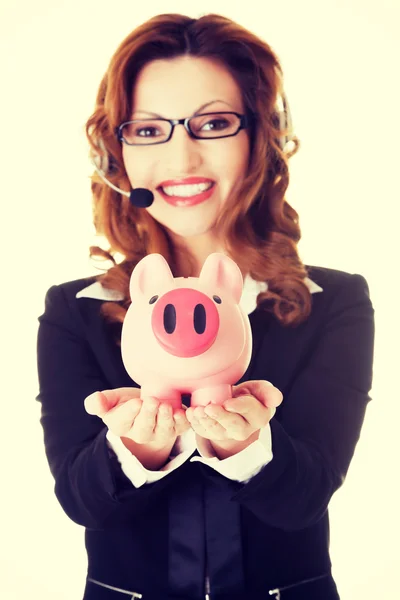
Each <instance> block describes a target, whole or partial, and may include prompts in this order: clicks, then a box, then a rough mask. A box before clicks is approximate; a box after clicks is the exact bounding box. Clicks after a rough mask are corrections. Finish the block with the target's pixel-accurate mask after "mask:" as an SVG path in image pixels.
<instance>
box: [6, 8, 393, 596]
mask: <svg viewBox="0 0 400 600" xmlns="http://www.w3.org/2000/svg"><path fill="white" fill-rule="evenodd" d="M142 6H145V9H144V8H141V7H142ZM257 6H259V7H261V6H262V8H258V7H257ZM0 10H1V12H0V32H1V33H0V36H1V37H0V43H1V51H0V57H1V59H0V60H1V65H0V66H1V72H0V73H1V75H0V76H1V83H2V85H1V92H0V102H1V107H0V108H1V110H0V119H1V130H0V131H1V134H0V152H1V163H0V164H1V238H0V240H1V241H0V243H1V257H2V268H1V294H0V297H1V303H2V305H1V313H0V314H1V316H2V327H1V338H2V340H3V343H2V354H1V362H0V364H1V367H2V376H1V380H2V383H3V394H2V404H3V409H2V411H1V416H2V427H1V432H2V435H1V448H0V451H1V495H0V498H1V500H0V502H1V504H0V508H1V518H2V523H1V533H0V537H1V540H2V542H1V547H0V561H1V562H0V573H1V575H0V577H1V579H0V590H1V591H0V595H1V596H2V597H4V598H7V600H22V599H25V598H40V599H41V600H50V599H51V600H54V598H57V599H58V600H73V599H78V598H81V597H82V590H83V586H84V579H85V568H86V555H85V551H84V543H83V528H81V527H79V526H77V525H75V524H74V523H72V522H71V521H70V520H69V519H68V518H67V517H66V516H65V515H64V513H63V511H62V509H61V508H60V507H59V505H58V503H57V501H56V499H55V496H54V494H53V480H52V478H51V475H50V473H49V469H48V466H47V462H46V459H45V456H44V448H43V440H42V431H41V427H40V425H39V405H38V404H37V402H35V399H34V398H35V396H36V394H37V392H38V384H37V375H36V333H37V317H38V315H39V314H41V313H42V311H43V300H44V295H45V292H46V290H47V289H48V288H49V287H50V286H51V285H52V284H54V283H61V282H63V281H66V280H70V279H77V278H79V277H83V276H87V275H91V274H94V273H95V272H96V271H95V269H94V267H93V266H92V265H91V264H90V263H89V260H88V248H89V245H91V244H92V243H93V242H94V241H95V239H94V230H93V226H92V223H91V197H90V181H89V175H90V173H91V171H92V169H91V168H90V165H89V163H88V159H87V154H88V147H87V144H86V141H85V137H84V133H83V126H84V123H85V121H86V119H87V118H88V116H89V115H90V114H91V112H92V110H93V108H94V103H95V96H96V93H97V86H98V84H99V83H100V79H101V77H102V75H103V73H104V71H105V70H106V68H107V65H108V61H109V60H110V58H111V56H112V54H113V53H114V51H115V49H116V47H117V46H118V45H119V43H120V42H121V41H122V39H123V38H124V37H125V36H126V35H127V34H128V33H129V32H130V31H131V30H132V29H134V28H135V27H136V26H137V25H139V24H140V23H142V22H143V21H144V20H146V19H147V18H150V17H151V16H153V15H156V14H158V13H164V12H181V13H184V14H188V15H189V16H195V17H198V16H200V15H201V14H204V13H207V12H217V13H221V14H223V15H226V16H228V17H230V18H232V19H234V20H237V21H238V22H239V23H241V24H242V25H244V26H245V27H247V28H249V29H251V30H252V31H254V32H255V33H256V34H258V35H259V36H261V37H263V38H264V39H265V40H266V41H267V42H268V43H269V44H270V45H271V46H272V48H273V49H274V50H275V52H276V53H277V54H278V56H279V58H280V60H281V63H282V67H283V70H284V75H285V90H286V93H287V96H288V99H289V102H290V106H291V110H292V114H293V121H294V125H295V131H296V134H297V135H298V136H299V138H300V140H301V142H302V147H301V149H300V151H299V153H298V154H297V156H295V157H294V158H293V159H292V160H291V161H290V167H291V182H290V187H289V191H288V195H287V198H288V200H289V202H291V203H292V204H293V206H294V207H295V208H296V210H297V211H298V212H299V214H300V225H301V228H302V233H303V239H302V240H301V242H300V245H299V249H300V254H301V257H302V259H303V260H304V262H306V264H313V265H321V266H325V267H332V268H335V269H341V270H344V271H348V272H351V273H353V272H354V273H361V274H362V275H364V277H365V278H366V279H367V281H368V283H369V285H370V293H371V298H372V301H373V304H374V307H375V311H376V351H375V366H374V383H373V389H372V391H371V395H372V397H373V401H372V402H371V403H370V405H369V407H368V411H367V416H366V419H365V424H364V428H363V431H362V436H361V440H360V442H359V444H358V446H357V449H356V453H355V457H354V459H353V462H352V464H351V467H350V470H349V473H348V476H347V479H346V482H345V484H344V486H343V487H342V488H341V489H340V490H339V491H338V492H337V493H336V494H335V495H334V497H333V499H332V502H331V505H330V513H331V555H332V561H333V570H334V576H335V578H336V581H337V584H338V587H339V590H340V592H341V598H342V600H354V599H358V598H360V599H361V598H363V599H364V600H368V599H371V600H372V599H373V598H378V597H379V598H385V599H389V598H390V599H391V598H395V597H398V596H397V594H398V593H399V591H398V589H397V577H396V576H397V574H398V571H399V568H400V558H399V556H400V551H399V548H398V543H397V542H398V539H399V535H400V527H399V516H398V510H399V508H398V507H399V506H400V494H399V483H398V481H399V472H400V469H399V454H400V453H399V435H398V432H399V425H398V422H399V416H400V412H399V405H398V402H399V393H398V385H397V379H398V378H397V373H398V363H399V356H400V353H399V350H398V342H399V333H400V331H399V325H398V320H399V317H398V314H399V311H398V305H399V284H398V277H399V267H398V265H399V251H398V236H399V216H400V212H399V201H400V194H399V184H398V170H399V158H400V156H399V145H398V141H399V133H400V131H399V122H398V107H399V105H400V94H399V76H398V73H399V71H398V63H399V59H400V44H399V35H398V33H399V19H400V8H399V4H398V2H396V0H392V1H390V0H380V1H379V2H376V1H373V0H368V1H366V0H364V1H363V0H336V1H334V0H330V1H328V0H324V1H323V2H320V1H318V0H302V2H297V1H296V0H286V2H269V1H264V2H259V1H258V0H254V1H253V2H252V1H251V0H247V1H246V2H243V1H242V0H241V1H240V2H236V1H233V0H227V1H222V0H221V1H216V0H212V1H209V0H203V1H202V2H201V3H200V2H199V3H198V6H197V7H196V5H195V3H194V2H190V3H188V2H186V1H183V2H179V1H175V2H173V1H169V2H168V3H166V2H161V0H160V1H156V0H147V2H145V3H143V4H142V3H139V2H132V1H131V0H129V1H128V0H126V1H122V0H114V1H113V2H104V1H103V0H96V1H93V0H85V1H83V0H80V1H78V0H68V1H64V2H63V1H61V0H35V2H30V0H19V1H16V2H12V3H11V2H7V3H5V2H4V3H3V4H2V6H1V9H0Z"/></svg>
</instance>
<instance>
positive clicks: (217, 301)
mask: <svg viewBox="0 0 400 600" xmlns="http://www.w3.org/2000/svg"><path fill="white" fill-rule="evenodd" d="M213 300H214V301H215V302H216V303H217V304H221V302H222V300H221V298H220V297H219V296H213Z"/></svg>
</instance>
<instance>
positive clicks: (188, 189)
mask: <svg viewBox="0 0 400 600" xmlns="http://www.w3.org/2000/svg"><path fill="white" fill-rule="evenodd" d="M212 185H213V184H212V182H207V183H196V184H194V185H174V186H173V185H172V186H167V187H163V188H161V189H162V190H163V192H164V194H167V196H181V197H182V198H188V197H189V196H195V195H197V194H200V193H201V192H205V191H206V190H208V189H209V188H210V187H211V186H212Z"/></svg>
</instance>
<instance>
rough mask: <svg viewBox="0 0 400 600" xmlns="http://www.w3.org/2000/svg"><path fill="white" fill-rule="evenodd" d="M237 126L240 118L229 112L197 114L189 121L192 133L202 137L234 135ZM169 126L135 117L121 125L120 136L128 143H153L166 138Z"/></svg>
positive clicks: (165, 123) (160, 121)
mask: <svg viewBox="0 0 400 600" xmlns="http://www.w3.org/2000/svg"><path fill="white" fill-rule="evenodd" d="M239 127H240V118H239V117H238V116H236V115H234V114H231V113H220V114H204V115H197V116H195V117H192V118H191V119H190V121H189V128H190V130H191V131H192V133H193V134H194V135H196V136H198V137H201V138H204V139H207V138H218V137H224V136H229V135H234V134H235V133H236V132H237V130H238V129H239ZM171 128H172V125H171V123H169V122H168V121H163V120H161V119H137V120H135V121H134V122H132V123H126V124H125V125H124V126H123V127H122V136H123V138H124V139H125V140H126V142H128V144H135V145H136V144H154V143H160V142H163V141H165V140H167V139H168V137H169V135H170V133H171Z"/></svg>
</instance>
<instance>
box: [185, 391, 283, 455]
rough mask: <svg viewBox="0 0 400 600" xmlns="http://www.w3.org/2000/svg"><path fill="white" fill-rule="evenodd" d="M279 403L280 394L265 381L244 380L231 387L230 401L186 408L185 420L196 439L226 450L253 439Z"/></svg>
mask: <svg viewBox="0 0 400 600" xmlns="http://www.w3.org/2000/svg"><path fill="white" fill-rule="evenodd" d="M282 400H283V395H282V392H280V391H279V390H278V389H277V388H276V387H274V386H273V385H272V384H271V383H270V382H269V381H265V380H257V381H247V382H243V383H241V384H240V385H237V386H232V399H229V400H226V401H225V402H224V403H223V404H222V405H217V404H208V405H207V406H205V407H202V406H198V407H196V408H193V407H189V408H188V409H187V411H186V417H187V419H188V421H189V422H190V424H191V426H192V428H193V430H194V431H195V432H196V433H197V434H198V435H199V436H201V437H203V438H206V439H209V440H210V441H212V442H217V445H218V446H220V447H224V448H227V447H228V446H235V445H236V446H238V442H244V441H247V440H249V442H251V441H254V440H255V439H257V436H258V433H259V431H260V429H261V428H262V427H265V426H266V425H267V423H269V421H270V420H271V419H272V417H273V416H274V415H275V412H276V407H277V406H279V405H280V404H281V402H282ZM239 445H240V444H239ZM247 445H248V444H247ZM244 447H246V446H245V445H244Z"/></svg>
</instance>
